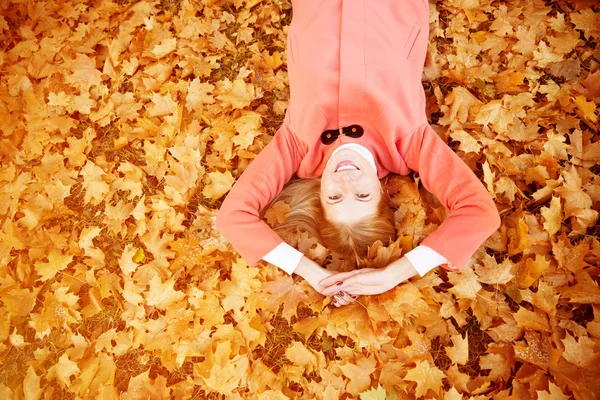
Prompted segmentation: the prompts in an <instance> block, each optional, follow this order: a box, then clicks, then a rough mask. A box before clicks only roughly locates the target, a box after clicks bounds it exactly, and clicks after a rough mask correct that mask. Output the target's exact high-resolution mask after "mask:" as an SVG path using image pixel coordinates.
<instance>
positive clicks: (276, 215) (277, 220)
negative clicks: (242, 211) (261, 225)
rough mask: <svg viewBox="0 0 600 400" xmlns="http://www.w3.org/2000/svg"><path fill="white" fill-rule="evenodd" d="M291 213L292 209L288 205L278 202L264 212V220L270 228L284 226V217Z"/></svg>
mask: <svg viewBox="0 0 600 400" xmlns="http://www.w3.org/2000/svg"><path fill="white" fill-rule="evenodd" d="M291 211H292V208H291V207H290V205H289V204H288V203H286V202H285V201H283V200H279V201H277V202H275V203H274V204H273V205H272V206H270V207H269V209H268V210H267V212H265V218H266V219H267V223H268V224H269V225H270V226H271V227H276V226H277V225H281V224H285V222H286V221H287V218H286V215H287V213H289V212H291Z"/></svg>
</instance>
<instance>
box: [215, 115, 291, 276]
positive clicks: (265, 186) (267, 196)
mask: <svg viewBox="0 0 600 400" xmlns="http://www.w3.org/2000/svg"><path fill="white" fill-rule="evenodd" d="M301 161H302V155H301V152H300V147H299V143H298V142H297V138H296V137H295V136H294V134H293V133H292V132H291V131H290V130H289V128H288V127H287V126H286V125H285V124H282V125H281V127H280V128H279V129H278V130H277V132H276V133H275V136H274V137H273V139H272V140H271V142H269V144H268V145H267V146H265V148H264V149H263V150H262V151H261V152H260V154H259V155H258V156H257V157H256V158H255V159H254V160H253V161H252V162H251V163H250V164H249V165H248V167H247V168H246V170H245V171H244V172H243V173H242V175H241V176H239V177H238V179H237V181H236V183H235V184H234V185H233V187H232V188H231V190H230V191H229V193H228V194H227V197H226V198H225V200H224V201H223V204H222V205H221V208H220V210H219V212H218V213H217V218H216V222H215V228H216V229H217V230H218V231H219V232H221V234H222V235H223V236H224V237H225V238H226V239H227V240H228V241H229V242H230V243H231V245H232V246H233V248H234V249H235V250H236V251H237V252H238V253H239V254H240V256H241V257H242V258H243V259H244V260H245V261H246V262H247V263H248V265H249V266H255V265H256V264H258V262H259V261H260V259H261V258H263V257H264V256H266V255H267V254H268V253H270V252H271V251H273V250H274V249H275V248H276V247H278V246H279V245H280V244H281V243H284V241H283V239H282V238H281V237H280V236H279V235H278V234H277V233H276V232H274V231H273V230H272V229H271V228H270V227H269V225H267V224H266V223H265V222H264V221H262V220H261V219H260V217H259V213H260V212H261V210H262V209H263V208H264V207H265V206H266V205H267V204H269V202H270V201H271V200H273V199H274V198H275V196H277V194H279V193H280V192H281V190H282V188H283V186H284V185H285V183H287V182H288V181H289V180H290V178H291V177H292V175H293V174H294V173H295V172H296V171H297V170H298V167H299V165H300V162H301ZM300 254H301V253H300ZM295 261H296V264H297V261H298V260H295ZM293 262H294V261H290V262H288V263H284V264H285V265H283V264H281V265H277V266H278V267H280V268H282V269H284V270H285V271H286V272H288V273H290V274H291V273H292V272H293V270H294V269H295V268H296V265H292V264H293Z"/></svg>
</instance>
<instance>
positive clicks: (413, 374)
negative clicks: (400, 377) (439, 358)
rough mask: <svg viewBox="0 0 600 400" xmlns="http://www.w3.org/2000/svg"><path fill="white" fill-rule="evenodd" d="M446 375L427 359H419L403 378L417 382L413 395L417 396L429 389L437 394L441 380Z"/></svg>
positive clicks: (440, 386)
mask: <svg viewBox="0 0 600 400" xmlns="http://www.w3.org/2000/svg"><path fill="white" fill-rule="evenodd" d="M445 377H446V375H444V373H443V372H442V371H440V370H439V369H438V368H437V367H436V366H435V365H430V364H429V361H427V360H425V361H420V362H419V363H417V366H416V367H415V368H413V369H411V370H409V371H408V373H407V374H406V376H405V377H404V380H407V381H413V382H417V390H416V392H415V396H416V397H417V398H419V397H421V396H425V395H426V394H427V392H428V391H429V390H431V391H433V392H434V393H436V394H439V392H440V389H441V388H442V385H443V383H442V380H443V379H444V378H445Z"/></svg>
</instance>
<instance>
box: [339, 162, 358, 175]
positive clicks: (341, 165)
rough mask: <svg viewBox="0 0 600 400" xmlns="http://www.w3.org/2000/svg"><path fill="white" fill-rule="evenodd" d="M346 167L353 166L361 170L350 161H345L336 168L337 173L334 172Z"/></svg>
mask: <svg viewBox="0 0 600 400" xmlns="http://www.w3.org/2000/svg"><path fill="white" fill-rule="evenodd" d="M344 165H352V166H353V167H355V168H356V169H358V170H360V168H358V166H357V165H356V164H354V163H353V162H352V161H350V160H343V161H340V162H339V164H338V165H337V166H336V167H335V171H334V172H337V170H338V169H340V167H343V166H344Z"/></svg>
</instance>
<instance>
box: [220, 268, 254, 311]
mask: <svg viewBox="0 0 600 400" xmlns="http://www.w3.org/2000/svg"><path fill="white" fill-rule="evenodd" d="M259 272H260V269H259V268H253V267H249V266H248V264H246V262H245V261H244V260H243V259H242V258H238V259H237V260H236V262H234V263H232V264H231V280H226V281H224V282H221V284H220V286H219V289H220V290H221V292H222V293H223V294H224V295H225V298H224V299H223V300H222V301H221V304H222V305H223V308H224V309H225V310H226V311H228V310H232V309H233V310H236V311H239V310H240V309H241V308H242V307H243V306H244V304H245V298H246V297H248V296H249V295H250V294H251V293H252V292H254V291H255V290H256V289H258V288H259V287H260V286H261V282H260V281H259V280H258V279H257V278H256V277H257V275H258V274H259Z"/></svg>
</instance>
